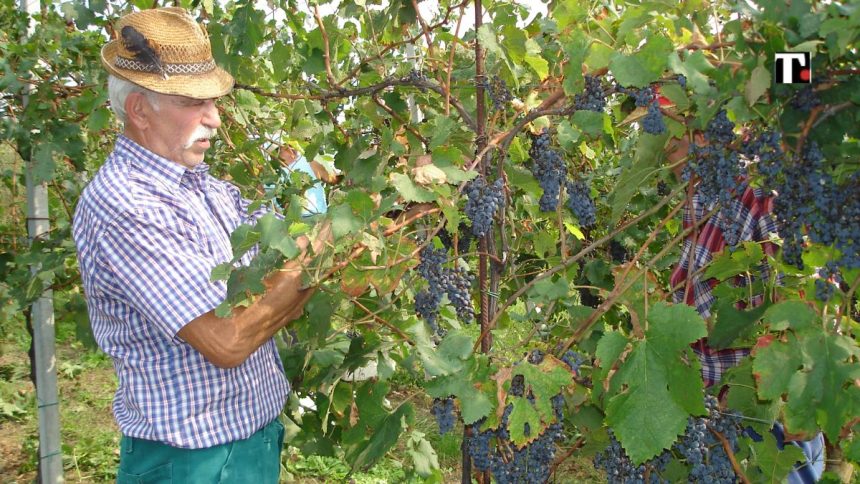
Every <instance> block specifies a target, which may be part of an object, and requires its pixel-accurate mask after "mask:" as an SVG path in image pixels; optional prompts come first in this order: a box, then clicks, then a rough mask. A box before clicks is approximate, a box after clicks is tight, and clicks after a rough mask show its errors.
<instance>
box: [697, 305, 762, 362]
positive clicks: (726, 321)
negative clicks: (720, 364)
mask: <svg viewBox="0 0 860 484" xmlns="http://www.w3.org/2000/svg"><path fill="white" fill-rule="evenodd" d="M768 307H769V305H768V304H762V305H760V306H757V307H755V308H753V309H750V310H747V311H741V310H739V309H736V308H735V303H734V302H733V301H726V300H723V299H719V300H718V301H717V304H716V305H715V310H714V314H716V323H715V324H714V329H713V330H711V332H710V333H709V334H708V344H709V345H710V346H712V347H713V348H715V349H718V350H720V349H724V348H728V347H730V346H731V345H732V343H734V342H735V341H736V340H737V339H738V338H741V337H744V336H748V335H750V334H751V330H752V329H753V327H754V325H755V323H756V321H758V320H759V319H761V317H762V315H763V314H764V312H765V311H766V310H767V308H768Z"/></svg>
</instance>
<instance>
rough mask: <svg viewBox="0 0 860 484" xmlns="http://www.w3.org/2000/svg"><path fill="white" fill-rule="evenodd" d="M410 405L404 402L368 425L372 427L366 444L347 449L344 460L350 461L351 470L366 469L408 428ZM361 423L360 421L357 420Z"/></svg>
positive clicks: (412, 414)
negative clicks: (382, 417)
mask: <svg viewBox="0 0 860 484" xmlns="http://www.w3.org/2000/svg"><path fill="white" fill-rule="evenodd" d="M414 413H415V412H414V410H413V409H412V405H410V404H408V403H405V404H403V405H401V406H400V407H398V408H397V410H395V411H394V412H392V413H390V414H388V415H386V416H385V418H384V419H382V421H381V422H378V423H375V422H374V424H373V425H368V428H370V429H373V433H372V434H371V436H370V439H368V440H367V444H366V445H364V446H360V447H358V448H355V447H354V448H352V449H349V450H351V452H349V451H348V452H347V454H346V460H347V462H350V463H351V467H352V470H354V471H355V470H359V469H368V468H370V467H372V466H373V464H375V463H376V462H377V461H378V460H379V459H381V458H382V457H383V456H384V455H385V454H386V453H387V452H388V451H389V450H390V449H391V448H392V447H394V445H395V444H397V440H398V439H399V438H400V434H401V433H403V431H404V430H406V429H407V428H409V421H410V420H412V419H413V418H414ZM359 425H361V422H359Z"/></svg>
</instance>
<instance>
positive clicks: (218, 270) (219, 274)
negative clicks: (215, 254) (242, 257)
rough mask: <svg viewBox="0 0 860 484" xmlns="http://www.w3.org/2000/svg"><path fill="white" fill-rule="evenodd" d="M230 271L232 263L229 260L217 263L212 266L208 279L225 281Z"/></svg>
mask: <svg viewBox="0 0 860 484" xmlns="http://www.w3.org/2000/svg"><path fill="white" fill-rule="evenodd" d="M231 272H233V264H231V263H229V262H224V263H223V264H218V265H217V266H215V267H213V268H212V274H210V275H209V280H210V281H212V282H215V281H226V280H227V278H228V277H230V273H231Z"/></svg>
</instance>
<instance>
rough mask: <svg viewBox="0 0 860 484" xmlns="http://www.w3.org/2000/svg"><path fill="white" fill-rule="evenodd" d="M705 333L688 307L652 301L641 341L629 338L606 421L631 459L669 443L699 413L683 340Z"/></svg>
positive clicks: (692, 365)
mask: <svg viewBox="0 0 860 484" xmlns="http://www.w3.org/2000/svg"><path fill="white" fill-rule="evenodd" d="M705 334H706V330H705V323H704V321H703V320H702V318H701V317H700V316H699V314H698V313H697V312H696V311H695V310H694V309H693V308H691V307H689V306H686V305H669V304H666V303H663V302H661V303H658V304H655V305H654V307H653V308H652V309H651V311H650V312H649V314H648V331H646V333H645V339H643V340H640V341H634V342H633V349H632V351H631V352H630V354H629V355H628V356H627V358H626V359H625V361H623V362H622V363H621V364H620V365H619V367H618V371H617V373H616V374H615V375H614V377H613V383H612V387H613V389H614V390H615V392H617V393H615V392H613V393H615V394H614V395H612V396H611V397H610V399H609V402H608V404H607V406H606V421H607V423H608V424H609V426H610V427H612V429H613V430H614V431H615V435H616V436H617V437H618V439H619V441H620V442H621V444H622V446H623V447H624V449H625V451H626V452H627V454H628V456H629V457H630V459H631V460H632V461H633V462H634V463H636V464H641V463H642V462H644V461H646V460H648V459H650V458H652V457H654V456H656V455H657V454H659V453H660V452H662V450H663V449H665V448H668V447H669V446H671V445H672V443H673V442H674V441H675V439H676V438H677V436H678V435H680V434H681V433H683V431H684V428H685V427H686V425H687V417H688V416H689V415H690V414H701V413H703V412H704V403H703V402H702V400H701V394H702V391H703V388H702V386H703V384H702V379H701V376H700V375H699V371H700V367H699V363H698V359H697V358H695V357H693V355H692V351H691V350H690V349H689V344H690V343H693V342H694V341H696V340H698V339H700V338H701V337H703V336H705ZM685 359H686V360H687V361H689V363H685V361H684V360H685ZM604 365H606V362H604Z"/></svg>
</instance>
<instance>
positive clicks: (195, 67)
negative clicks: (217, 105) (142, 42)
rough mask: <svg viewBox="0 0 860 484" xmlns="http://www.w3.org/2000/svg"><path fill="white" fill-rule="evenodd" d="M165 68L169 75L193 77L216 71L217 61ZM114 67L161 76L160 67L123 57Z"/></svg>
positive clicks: (169, 65)
mask: <svg viewBox="0 0 860 484" xmlns="http://www.w3.org/2000/svg"><path fill="white" fill-rule="evenodd" d="M162 65H163V67H164V72H165V73H166V74H167V75H178V76H193V75H198V74H206V73H207V72H211V71H213V70H215V67H216V66H215V60H213V59H210V60H208V61H206V62H189V63H182V64H162ZM114 66H115V67H116V68H117V69H125V70H128V71H136V72H150V73H154V74H160V73H161V71H160V70H159V69H158V66H156V65H154V64H148V63H145V62H140V61H138V60H134V59H128V58H126V57H122V56H116V59H115V60H114Z"/></svg>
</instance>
